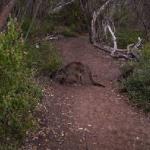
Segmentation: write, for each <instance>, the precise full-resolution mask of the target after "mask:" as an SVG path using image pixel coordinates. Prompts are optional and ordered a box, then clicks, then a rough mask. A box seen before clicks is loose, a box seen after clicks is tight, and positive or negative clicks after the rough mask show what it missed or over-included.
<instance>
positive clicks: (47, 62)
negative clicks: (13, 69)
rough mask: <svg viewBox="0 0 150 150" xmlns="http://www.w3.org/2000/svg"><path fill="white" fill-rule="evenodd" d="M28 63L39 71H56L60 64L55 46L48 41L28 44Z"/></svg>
mask: <svg viewBox="0 0 150 150" xmlns="http://www.w3.org/2000/svg"><path fill="white" fill-rule="evenodd" d="M28 47H29V50H30V51H29V57H28V64H29V65H30V67H31V68H34V69H36V70H37V73H39V72H45V71H46V72H52V71H56V70H57V69H58V68H59V67H60V66H61V64H62V60H61V57H60V55H59V53H58V51H57V49H56V47H55V46H54V45H53V44H52V43H49V42H40V43H36V44H33V45H31V44H28Z"/></svg>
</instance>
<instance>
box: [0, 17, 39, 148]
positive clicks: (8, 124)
mask: <svg viewBox="0 0 150 150" xmlns="http://www.w3.org/2000/svg"><path fill="white" fill-rule="evenodd" d="M27 56H28V54H27V50H26V49H25V43H24V41H23V38H22V33H21V29H20V27H19V25H18V24H17V22H16V21H15V20H13V19H10V21H9V23H8V29H7V31H6V32H3V33H1V34H0V142H1V147H3V145H5V146H6V145H7V147H9V146H10V145H13V142H14V143H15V142H17V144H18V142H19V141H20V140H21V139H22V138H23V137H24V135H25V133H26V131H27V129H29V128H30V127H31V126H32V125H33V124H34V119H33V116H32V110H33V108H34V107H35V105H36V103H37V102H38V100H39V97H40V95H41V94H40V90H39V89H38V88H37V87H36V86H35V84H34V83H33V82H32V76H31V74H32V71H31V70H30V69H29V68H28V67H27V63H26V62H27Z"/></svg>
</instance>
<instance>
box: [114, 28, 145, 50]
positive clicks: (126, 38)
mask: <svg viewBox="0 0 150 150" xmlns="http://www.w3.org/2000/svg"><path fill="white" fill-rule="evenodd" d="M139 36H140V37H143V34H142V33H141V32H140V31H133V30H132V31H130V30H127V29H122V30H120V31H118V33H117V40H118V41H117V42H118V47H119V48H127V45H129V44H132V43H135V42H137V40H138V37H139Z"/></svg>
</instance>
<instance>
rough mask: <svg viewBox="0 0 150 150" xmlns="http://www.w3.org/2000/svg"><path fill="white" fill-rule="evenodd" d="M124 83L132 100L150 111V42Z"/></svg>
mask: <svg viewBox="0 0 150 150" xmlns="http://www.w3.org/2000/svg"><path fill="white" fill-rule="evenodd" d="M123 84H124V86H125V87H126V89H127V91H128V94H129V96H130V98H131V100H132V102H133V103H134V104H136V105H137V106H138V107H140V108H143V109H144V111H147V112H150V44H146V45H145V48H144V50H143V55H142V58H141V60H140V62H139V63H137V64H136V67H135V69H134V71H133V74H131V75H130V76H129V77H128V78H127V79H125V80H124V81H123Z"/></svg>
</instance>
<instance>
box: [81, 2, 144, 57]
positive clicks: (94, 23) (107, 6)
mask: <svg viewBox="0 0 150 150" xmlns="http://www.w3.org/2000/svg"><path fill="white" fill-rule="evenodd" d="M80 2H81V6H82V8H83V10H86V9H87V8H89V7H87V6H88V5H89V4H88V1H84V0H80ZM115 2H117V0H107V1H105V2H104V3H103V4H102V5H101V6H100V8H98V9H97V10H94V9H93V12H92V14H91V16H92V17H91V18H92V19H91V25H90V27H91V29H90V32H91V33H90V35H91V38H90V39H91V42H92V44H93V45H94V46H95V47H98V48H99V49H101V50H104V51H106V52H109V53H110V54H111V56H112V57H115V58H125V59H136V60H138V59H139V55H140V53H139V47H140V46H141V44H142V40H141V38H140V37H139V38H138V41H137V42H135V43H129V45H127V48H126V49H119V48H118V44H117V37H116V29H115V25H114V22H113V19H112V18H113V17H112V16H113V14H111V12H110V11H111V9H114V3H115ZM88 11H89V10H88ZM87 17H89V16H87ZM98 32H100V36H99V37H105V40H106V41H108V38H107V37H108V34H110V35H111V41H112V42H113V46H109V45H107V44H105V43H104V42H101V41H102V40H100V39H99V37H98V34H99V33H98ZM101 33H103V35H102V34H101Z"/></svg>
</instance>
